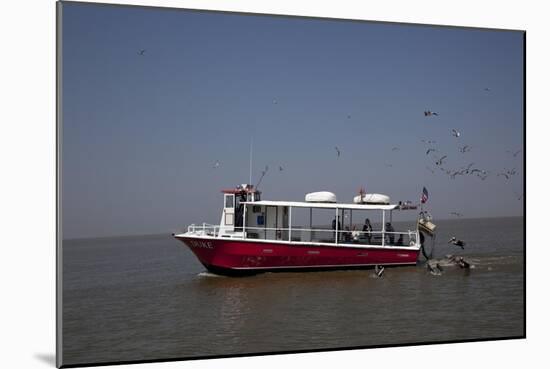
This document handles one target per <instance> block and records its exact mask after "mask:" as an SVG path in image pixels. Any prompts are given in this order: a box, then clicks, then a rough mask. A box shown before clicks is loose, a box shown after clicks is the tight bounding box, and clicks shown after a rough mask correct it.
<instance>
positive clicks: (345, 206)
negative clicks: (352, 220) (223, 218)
mask: <svg viewBox="0 0 550 369" xmlns="http://www.w3.org/2000/svg"><path fill="white" fill-rule="evenodd" d="M243 204H246V205H265V206H292V207H296V208H323V209H336V208H338V209H353V210H395V209H401V207H400V205H399V204H389V205H383V204H344V203H325V202H302V201H270V200H262V201H247V202H243Z"/></svg>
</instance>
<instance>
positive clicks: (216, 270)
mask: <svg viewBox="0 0 550 369" xmlns="http://www.w3.org/2000/svg"><path fill="white" fill-rule="evenodd" d="M203 265H204V267H205V268H206V269H207V270H208V271H209V272H210V273H212V274H218V275H223V276H227V277H248V276H252V275H257V274H261V273H304V272H310V273H311V272H330V271H338V270H368V269H374V265H352V266H330V267H327V266H316V267H294V268H286V267H281V268H273V269H232V268H223V267H217V266H214V265H208V264H204V263H203ZM404 265H409V266H412V265H415V264H414V263H411V264H404ZM404 265H384V267H385V268H394V267H399V266H404Z"/></svg>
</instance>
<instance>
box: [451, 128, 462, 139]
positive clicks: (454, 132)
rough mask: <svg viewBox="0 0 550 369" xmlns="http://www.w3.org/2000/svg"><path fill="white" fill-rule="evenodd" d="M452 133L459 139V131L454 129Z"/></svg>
mask: <svg viewBox="0 0 550 369" xmlns="http://www.w3.org/2000/svg"><path fill="white" fill-rule="evenodd" d="M451 133H452V135H453V136H454V137H457V138H458V137H460V132H458V131H457V130H456V129H454V128H453V129H452V130H451Z"/></svg>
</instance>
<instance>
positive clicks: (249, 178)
mask: <svg viewBox="0 0 550 369" xmlns="http://www.w3.org/2000/svg"><path fill="white" fill-rule="evenodd" d="M248 183H249V184H250V185H252V137H250V172H249V177H248Z"/></svg>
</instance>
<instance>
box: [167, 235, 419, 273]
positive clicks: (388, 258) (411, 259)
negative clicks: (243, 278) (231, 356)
mask: <svg viewBox="0 0 550 369" xmlns="http://www.w3.org/2000/svg"><path fill="white" fill-rule="evenodd" d="M175 237H176V238H177V239H179V240H180V241H182V242H183V243H185V244H186V245H187V246H188V247H189V248H190V249H191V251H192V252H193V253H194V254H195V255H196V256H197V258H198V259H199V261H200V262H201V263H202V264H203V265H204V266H205V267H206V268H207V269H208V270H209V271H211V272H214V273H216V274H229V275H234V274H250V273H258V272H266V271H289V270H291V271H297V270H319V269H348V268H363V267H372V266H374V265H414V264H416V260H417V258H418V253H419V250H416V249H411V248H403V247H386V248H376V247H372V248H368V247H367V248H365V247H349V246H345V247H344V246H320V245H313V244H311V245H303V244H288V243H282V242H281V243H279V242H258V241H254V240H247V241H245V240H235V239H221V238H199V237H186V236H175Z"/></svg>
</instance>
